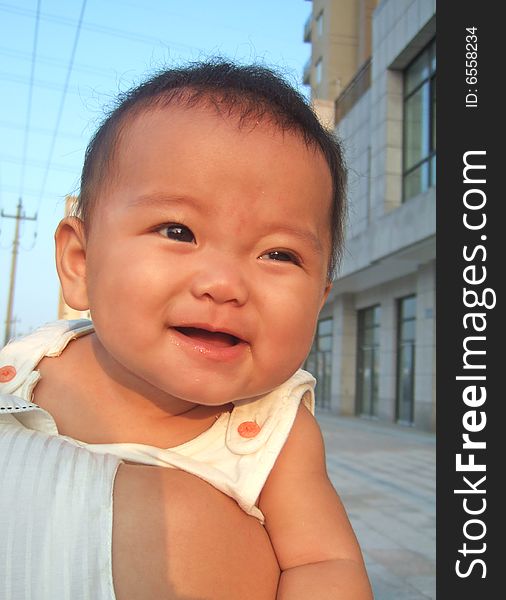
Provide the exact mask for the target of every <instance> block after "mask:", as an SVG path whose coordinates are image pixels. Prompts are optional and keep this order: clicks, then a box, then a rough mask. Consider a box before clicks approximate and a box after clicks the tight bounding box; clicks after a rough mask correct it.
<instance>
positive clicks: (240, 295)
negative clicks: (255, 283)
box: [191, 261, 249, 306]
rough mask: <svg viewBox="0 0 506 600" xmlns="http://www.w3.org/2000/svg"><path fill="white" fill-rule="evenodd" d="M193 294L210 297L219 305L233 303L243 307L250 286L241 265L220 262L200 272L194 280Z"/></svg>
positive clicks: (197, 296)
mask: <svg viewBox="0 0 506 600" xmlns="http://www.w3.org/2000/svg"><path fill="white" fill-rule="evenodd" d="M191 287H192V289H191V291H192V294H193V295H194V296H195V297H196V298H199V299H200V298H205V297H208V298H210V299H211V300H213V301H214V302H216V303H217V304H224V303H226V302H232V303H234V304H237V305H238V306H241V305H243V304H245V302H246V301H247V300H248V296H249V292H248V286H247V283H246V281H245V279H244V276H243V273H241V269H240V267H239V265H237V264H234V263H233V262H231V261H230V262H224V261H219V262H217V263H214V264H212V265H208V266H206V267H205V268H203V269H202V270H200V271H199V272H198V273H197V274H195V276H194V277H193V279H192V286H191Z"/></svg>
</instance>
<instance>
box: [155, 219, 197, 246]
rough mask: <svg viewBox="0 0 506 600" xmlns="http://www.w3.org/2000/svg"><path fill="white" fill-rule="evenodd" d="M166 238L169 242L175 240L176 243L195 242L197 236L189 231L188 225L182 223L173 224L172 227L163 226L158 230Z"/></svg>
mask: <svg viewBox="0 0 506 600" xmlns="http://www.w3.org/2000/svg"><path fill="white" fill-rule="evenodd" d="M158 231H159V232H160V233H161V234H162V235H163V236H164V237H166V238H169V240H175V241H176V242H189V243H193V242H195V236H194V235H193V233H192V231H191V229H188V227H186V225H181V223H171V224H170V225H163V226H162V227H160V229H159V230H158Z"/></svg>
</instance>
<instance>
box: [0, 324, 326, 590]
mask: <svg viewBox="0 0 506 600" xmlns="http://www.w3.org/2000/svg"><path fill="white" fill-rule="evenodd" d="M92 331H93V325H92V323H91V322H90V321H87V320H77V321H56V322H54V323H50V324H47V325H44V326H43V327H41V328H39V329H38V330H36V331H35V332H33V333H32V334H30V335H28V336H26V337H24V338H21V339H19V340H15V341H13V342H11V343H10V344H8V345H7V346H6V347H5V348H3V350H1V351H0V485H1V487H0V490H1V492H0V598H1V599H2V600H4V599H5V600H11V599H12V600H20V599H24V598H32V599H34V600H35V599H43V600H46V599H49V598H51V599H57V600H60V598H61V599H64V598H69V599H71V600H80V599H83V600H84V599H90V600H91V599H93V600H95V599H97V600H101V599H104V600H110V599H114V588H113V584H112V563H111V540H112V492H113V484H114V477H115V474H116V471H117V468H118V466H119V464H120V463H121V462H122V460H128V461H131V462H135V463H139V464H145V465H157V466H163V467H168V468H178V469H181V470H184V471H187V472H189V473H192V474H194V475H197V476H198V477H200V478H201V479H204V480H205V481H207V482H209V483H210V484H211V485H213V486H214V487H216V488H217V489H219V490H221V491H222V492H224V493H225V494H227V495H228V496H230V497H232V498H234V499H235V500H236V501H237V503H238V504H239V506H241V508H242V509H243V510H244V511H245V512H246V513H248V514H250V515H253V516H254V517H256V518H257V519H259V520H260V522H262V523H263V521H264V516H263V514H262V513H261V511H260V510H259V508H258V507H257V506H256V505H255V503H256V502H257V500H258V497H259V495H260V492H261V490H262V488H263V486H264V484H265V481H266V479H267V477H268V475H269V473H270V471H271V469H272V467H273V466H274V463H275V461H276V459H277V457H278V455H279V453H280V451H281V449H282V447H283V445H284V443H285V441H286V439H287V437H288V434H289V432H290V430H291V427H292V425H293V422H294V420H295V416H296V414H297V410H298V407H299V405H300V402H301V401H303V402H304V404H305V405H306V406H307V408H308V409H309V410H310V411H311V412H312V413H314V392H313V390H314V384H315V379H314V378H313V376H312V375H310V374H309V373H307V372H306V371H302V370H299V371H297V372H296V373H295V374H294V375H293V376H292V377H291V378H290V379H289V380H288V381H287V382H285V383H284V384H283V385H281V386H280V387H278V388H276V389H275V390H273V391H272V392H270V393H268V394H266V395H265V396H263V397H261V398H259V399H257V400H255V401H253V402H249V401H238V402H234V408H233V410H232V411H231V412H230V413H228V412H226V413H223V414H222V415H221V416H220V417H219V418H218V419H217V421H216V422H215V423H214V424H213V426H212V427H211V428H209V429H208V430H206V431H204V432H203V433H202V434H200V435H199V436H197V437H196V438H195V439H193V440H190V441H188V442H185V443H184V444H181V445H179V446H175V447H172V448H168V449H162V448H157V447H155V446H148V445H145V444H130V443H121V444H86V443H85V442H81V441H79V440H75V439H73V438H70V437H67V436H61V435H59V434H58V430H57V427H56V423H55V421H54V419H53V418H52V416H51V415H50V414H49V413H48V412H47V411H45V410H43V409H41V408H40V407H38V406H37V405H36V404H34V403H33V402H32V401H31V400H32V393H33V389H34V387H35V385H36V384H37V381H38V380H39V378H40V373H39V372H38V371H37V370H36V367H37V365H38V363H39V362H40V360H41V359H42V358H43V357H44V356H58V355H59V354H61V353H62V352H63V350H64V349H65V347H66V346H67V344H68V343H69V342H70V341H71V340H73V339H75V338H77V337H80V336H82V335H86V334H89V333H90V332H92ZM251 421H253V422H255V423H257V424H258V426H259V428H260V429H259V433H258V434H257V435H256V436H255V437H249V438H245V437H242V436H241V435H240V434H239V430H238V428H239V426H240V425H241V424H242V423H247V422H251Z"/></svg>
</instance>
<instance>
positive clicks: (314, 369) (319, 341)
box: [304, 318, 332, 409]
mask: <svg viewBox="0 0 506 600" xmlns="http://www.w3.org/2000/svg"><path fill="white" fill-rule="evenodd" d="M304 368H305V369H306V370H307V371H309V372H310V373H312V374H313V375H314V376H315V377H316V379H317V386H316V393H315V402H316V406H318V408H326V409H329V408H330V394H331V384H332V318H330V319H321V320H320V321H318V328H317V330H316V335H315V339H314V342H313V346H312V347H311V352H310V353H309V356H308V357H307V360H306V363H305V365H304Z"/></svg>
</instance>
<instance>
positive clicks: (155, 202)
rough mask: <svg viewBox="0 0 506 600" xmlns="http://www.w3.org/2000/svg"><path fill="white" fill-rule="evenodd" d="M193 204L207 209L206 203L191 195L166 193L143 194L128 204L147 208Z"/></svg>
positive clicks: (133, 206) (130, 206) (131, 206)
mask: <svg viewBox="0 0 506 600" xmlns="http://www.w3.org/2000/svg"><path fill="white" fill-rule="evenodd" d="M178 205H179V206H191V207H192V208H199V209H201V210H202V209H205V205H203V204H202V203H201V202H198V201H197V200H195V198H192V197H191V196H170V195H168V194H164V193H157V192H155V193H150V194H142V195H141V196H136V197H135V198H132V200H130V201H129V202H128V204H127V206H128V207H129V208H143V207H144V208H145V207H160V206H178Z"/></svg>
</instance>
